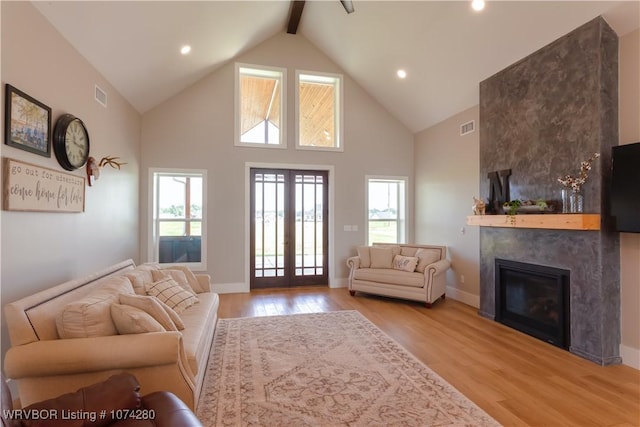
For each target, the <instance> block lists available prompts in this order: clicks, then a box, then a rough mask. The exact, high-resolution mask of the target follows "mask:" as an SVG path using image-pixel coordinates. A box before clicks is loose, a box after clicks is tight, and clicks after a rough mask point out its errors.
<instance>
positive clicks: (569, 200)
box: [562, 188, 584, 213]
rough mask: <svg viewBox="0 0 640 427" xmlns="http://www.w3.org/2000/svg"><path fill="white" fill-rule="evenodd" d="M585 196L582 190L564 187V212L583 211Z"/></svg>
mask: <svg viewBox="0 0 640 427" xmlns="http://www.w3.org/2000/svg"><path fill="white" fill-rule="evenodd" d="M583 212H584V196H583V195H582V192H581V191H573V190H571V189H570V188H563V189H562V213H583Z"/></svg>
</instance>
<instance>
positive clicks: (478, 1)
mask: <svg viewBox="0 0 640 427" xmlns="http://www.w3.org/2000/svg"><path fill="white" fill-rule="evenodd" d="M471 7H472V8H473V10H475V11H476V12H480V11H481V10H482V9H484V0H473V1H472V2H471Z"/></svg>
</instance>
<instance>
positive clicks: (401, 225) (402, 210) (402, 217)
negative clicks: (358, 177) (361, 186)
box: [365, 175, 409, 245]
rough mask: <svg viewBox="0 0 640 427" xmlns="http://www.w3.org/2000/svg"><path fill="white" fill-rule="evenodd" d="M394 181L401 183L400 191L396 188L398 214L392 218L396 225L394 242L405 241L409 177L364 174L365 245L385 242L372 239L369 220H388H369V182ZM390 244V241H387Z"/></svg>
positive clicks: (401, 242)
mask: <svg viewBox="0 0 640 427" xmlns="http://www.w3.org/2000/svg"><path fill="white" fill-rule="evenodd" d="M385 181H387V182H395V183H396V184H397V185H400V183H402V191H400V189H398V190H399V191H398V200H397V204H398V215H397V218H396V219H395V220H394V221H396V222H397V226H396V240H397V241H396V242H395V244H403V243H406V242H407V235H408V231H409V230H408V225H409V224H408V222H409V221H408V207H409V178H408V177H406V176H389V175H384V176H383V175H366V176H365V239H366V240H365V241H366V244H367V245H371V244H373V243H385V242H379V241H375V242H374V241H373V240H372V239H371V236H370V227H369V225H370V223H371V222H383V221H389V220H384V219H381V220H373V221H372V220H371V219H370V218H369V198H370V194H369V184H370V183H371V182H385ZM389 243H390V244H391V242H389Z"/></svg>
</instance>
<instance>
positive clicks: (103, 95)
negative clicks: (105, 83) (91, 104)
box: [95, 85, 107, 107]
mask: <svg viewBox="0 0 640 427" xmlns="http://www.w3.org/2000/svg"><path fill="white" fill-rule="evenodd" d="M95 96H96V101H98V104H100V105H102V106H103V107H106V106H107V92H105V91H104V90H102V89H100V88H99V87H98V85H96V95H95Z"/></svg>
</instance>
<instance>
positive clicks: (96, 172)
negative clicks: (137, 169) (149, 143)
mask: <svg viewBox="0 0 640 427" xmlns="http://www.w3.org/2000/svg"><path fill="white" fill-rule="evenodd" d="M119 159H120V157H115V156H105V157H103V158H102V159H100V161H97V160H96V159H95V157H89V158H88V159H87V179H88V182H89V186H90V187H91V186H92V185H93V184H95V182H96V181H97V180H98V178H100V168H103V167H105V166H106V165H109V166H111V167H112V168H114V169H118V170H119V169H120V166H122V165H126V163H125V162H119V161H118V160H119Z"/></svg>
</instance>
